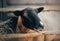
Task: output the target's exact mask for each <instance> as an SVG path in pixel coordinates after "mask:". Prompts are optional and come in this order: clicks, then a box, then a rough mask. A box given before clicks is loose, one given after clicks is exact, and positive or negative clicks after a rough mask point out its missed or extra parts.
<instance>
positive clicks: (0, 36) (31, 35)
mask: <svg viewBox="0 0 60 41" xmlns="http://www.w3.org/2000/svg"><path fill="white" fill-rule="evenodd" d="M39 35H42V33H26V34H4V35H0V39H1V38H26V37H36V36H39Z"/></svg>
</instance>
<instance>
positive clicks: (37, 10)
mask: <svg viewBox="0 0 60 41" xmlns="http://www.w3.org/2000/svg"><path fill="white" fill-rule="evenodd" d="M43 9H44V7H40V8H37V9H35V10H36V12H37V13H39V12H41V11H42V10H43Z"/></svg>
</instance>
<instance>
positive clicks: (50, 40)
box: [46, 34, 60, 41]
mask: <svg viewBox="0 0 60 41" xmlns="http://www.w3.org/2000/svg"><path fill="white" fill-rule="evenodd" d="M46 41H60V34H46Z"/></svg>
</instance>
